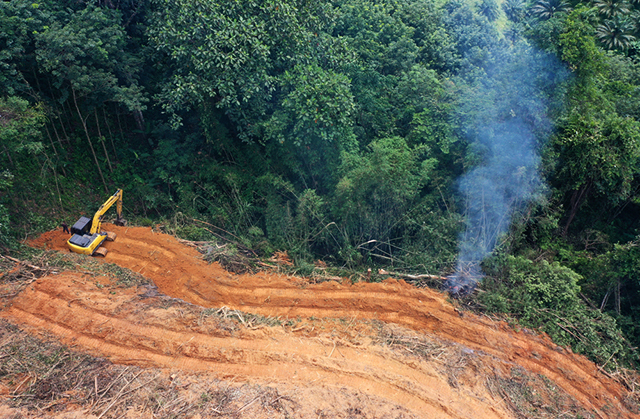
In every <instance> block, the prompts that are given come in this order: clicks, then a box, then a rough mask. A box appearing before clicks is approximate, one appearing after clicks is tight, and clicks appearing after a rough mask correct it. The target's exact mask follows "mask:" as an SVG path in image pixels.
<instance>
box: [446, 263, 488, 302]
mask: <svg viewBox="0 0 640 419" xmlns="http://www.w3.org/2000/svg"><path fill="white" fill-rule="evenodd" d="M480 279H482V274H481V273H480V267H479V266H478V265H477V264H469V265H468V266H458V269H456V272H454V273H453V274H451V275H449V276H447V279H446V280H445V281H444V285H443V287H444V290H445V291H446V292H448V293H449V294H450V295H451V296H452V297H453V298H464V297H466V296H467V295H469V294H471V293H472V292H473V291H474V290H475V289H476V285H478V281H480Z"/></svg>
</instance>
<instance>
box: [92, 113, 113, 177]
mask: <svg viewBox="0 0 640 419" xmlns="http://www.w3.org/2000/svg"><path fill="white" fill-rule="evenodd" d="M93 113H94V115H95V116H96V126H97V127H98V138H99V139H100V140H99V141H100V144H102V149H103V150H104V155H105V157H106V158H107V164H108V165H109V173H113V167H111V160H110V159H109V153H107V146H106V145H105V144H104V137H103V136H102V132H100V121H98V108H94V109H93Z"/></svg>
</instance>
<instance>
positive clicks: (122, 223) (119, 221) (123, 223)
mask: <svg viewBox="0 0 640 419" xmlns="http://www.w3.org/2000/svg"><path fill="white" fill-rule="evenodd" d="M113 224H115V225H117V226H120V227H124V226H126V225H127V220H125V219H124V218H122V217H118V218H116V220H115V221H114V222H113Z"/></svg>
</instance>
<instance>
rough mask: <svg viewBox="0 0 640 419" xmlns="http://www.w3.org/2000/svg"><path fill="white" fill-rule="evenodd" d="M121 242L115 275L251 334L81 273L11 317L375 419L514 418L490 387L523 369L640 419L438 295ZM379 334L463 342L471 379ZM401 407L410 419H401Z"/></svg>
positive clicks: (145, 235) (556, 359)
mask: <svg viewBox="0 0 640 419" xmlns="http://www.w3.org/2000/svg"><path fill="white" fill-rule="evenodd" d="M108 229H109V230H111V231H115V232H116V233H117V234H118V237H117V239H116V241H115V242H112V243H107V244H106V247H107V248H108V250H109V253H108V255H107V256H106V258H105V260H104V261H105V262H110V263H115V264H117V265H120V266H122V267H126V268H128V269H131V270H132V271H135V272H138V273H140V274H142V275H144V276H145V277H147V278H149V279H150V280H152V281H153V282H154V284H155V285H156V286H157V289H158V291H159V293H160V294H165V295H167V296H170V297H173V298H175V299H179V300H182V301H184V302H186V303H191V304H193V305H194V306H189V307H204V308H212V309H215V310H217V312H218V315H221V314H224V315H225V316H226V315H229V316H237V317H238V318H239V319H240V320H241V322H242V324H244V325H245V326H246V327H244V328H242V329H238V330H235V331H232V332H230V331H227V330H222V329H219V328H215V327H213V326H211V325H209V326H207V321H206V319H207V315H208V314H210V313H212V312H214V310H208V311H207V310H201V309H198V310H200V311H195V312H194V311H193V310H187V309H185V308H181V309H174V310H173V311H171V310H168V306H170V304H169V305H167V303H166V301H171V300H166V299H165V300H162V301H165V303H162V304H165V305H167V307H162V304H160V305H159V303H158V301H160V300H158V298H159V297H158V296H157V295H155V294H154V292H153V290H151V289H148V288H142V287H141V288H139V289H137V290H136V289H115V288H111V286H110V284H109V283H108V281H107V280H106V279H105V278H94V277H88V276H87V275H82V274H79V273H63V274H59V275H52V276H48V277H43V278H40V279H39V280H37V281H36V282H34V283H33V284H32V285H31V286H29V287H28V288H27V289H26V290H24V291H23V292H22V293H21V294H20V295H19V296H17V297H16V298H15V299H14V300H13V301H12V304H11V305H10V306H9V307H7V308H6V309H4V310H3V311H2V312H1V313H0V315H1V316H2V317H4V318H6V319H9V320H10V321H12V322H15V323H18V324H22V325H25V326H28V327H33V328H35V329H41V330H48V331H49V332H51V333H53V334H54V335H55V336H57V338H58V339H59V340H60V341H61V342H63V343H65V344H72V345H75V346H76V347H78V348H81V349H83V350H86V351H89V352H91V353H93V354H97V355H101V356H106V357H108V358H109V359H110V360H112V361H114V362H116V363H125V364H135V365H140V366H154V367H164V368H170V369H176V370H183V371H200V372H208V373H212V374H215V375H216V376H217V377H219V378H230V377H233V378H234V380H245V381H250V382H251V381H254V382H260V383H280V384H279V385H282V386H295V387H297V388H304V389H305V392H307V394H308V397H309V398H311V394H313V391H311V390H310V389H313V388H317V389H323V390H322V391H326V389H327V388H347V389H351V390H353V391H360V392H362V393H364V394H366V395H368V396H369V397H372V398H374V399H375V400H386V401H387V402H385V403H387V404H384V403H383V405H384V406H387V407H385V408H383V407H381V406H382V405H380V404H377V405H376V406H378V407H376V409H375V411H376V412H377V413H376V415H378V416H371V417H428V418H508V417H512V413H510V410H509V406H508V405H506V404H505V401H504V400H502V398H501V397H500V395H499V394H498V395H497V394H495V392H492V391H491V390H490V388H488V387H487V385H486V380H485V378H484V375H485V374H488V373H490V374H493V375H496V374H497V375H501V374H502V375H505V376H508V375H509V371H511V370H512V369H513V368H520V369H523V370H525V371H528V372H530V373H533V374H539V375H541V376H544V377H547V379H548V380H550V381H551V382H553V383H554V384H555V385H556V386H558V387H560V389H561V390H562V391H563V392H565V393H566V394H567V395H568V396H569V398H571V399H573V400H574V401H575V403H576V405H577V406H580V407H581V408H582V409H585V410H586V411H587V412H591V413H592V414H593V415H595V417H602V418H605V417H629V418H631V417H640V416H636V415H634V414H633V413H631V412H629V411H628V410H627V408H626V407H625V405H624V404H623V403H622V401H623V399H624V398H625V395H626V394H625V390H624V389H623V388H622V387H621V386H620V385H619V384H618V383H617V382H615V381H613V380H611V379H610V378H608V377H607V376H606V375H604V374H603V373H602V372H600V371H599V370H598V368H597V367H596V366H595V365H594V364H593V363H591V362H590V361H588V360H586V359H585V358H584V357H581V356H577V355H575V354H573V353H571V352H569V351H567V350H566V349H564V348H561V347H558V346H556V345H554V344H553V343H551V342H550V341H549V340H548V339H546V338H544V337H540V336H537V335H535V334H533V333H527V332H526V331H525V332H515V331H513V330H512V329H511V328H509V327H508V326H507V325H506V324H503V323H497V322H494V321H491V320H489V319H486V318H481V317H478V316H474V315H470V314H464V315H463V314H462V313H460V312H459V311H457V310H456V309H455V308H454V307H453V306H452V305H451V304H450V303H448V302H447V301H446V298H445V296H443V295H442V294H440V293H437V292H434V291H432V290H428V289H417V288H415V287H412V286H410V285H408V284H406V283H404V282H402V281H396V280H388V281H385V282H383V283H378V284H367V283H358V284H354V285H351V284H347V283H337V282H334V281H332V282H325V283H321V284H309V283H307V282H306V281H305V280H303V279H300V278H293V277H286V276H282V275H275V274H269V273H264V272H263V273H259V274H256V275H248V274H247V275H234V274H230V273H228V272H226V271H224V270H223V269H222V268H221V267H220V266H218V265H217V264H207V263H206V262H204V261H203V260H202V258H201V255H200V254H199V253H198V252H197V251H196V250H194V249H192V248H190V247H188V246H185V245H182V244H180V243H179V242H178V241H177V240H176V239H175V238H174V237H171V236H168V235H165V234H160V233H154V232H153V231H152V230H151V229H149V228H142V227H129V228H127V227H116V226H108ZM66 238H67V236H66V235H64V234H62V233H61V232H58V231H53V232H49V233H47V234H45V235H43V236H42V237H40V238H39V239H37V240H35V241H34V242H33V243H32V244H33V245H34V246H41V247H47V248H49V249H56V250H60V251H67V249H66V244H65V240H66ZM187 306H188V305H187ZM222 307H226V309H222V310H220V308H222ZM176 310H177V311H176ZM230 310H241V311H242V312H248V313H255V314H259V315H262V316H268V317H275V318H280V319H282V320H283V322H284V323H283V326H282V327H262V326H261V325H260V324H259V323H258V322H257V320H255V319H256V318H255V317H254V320H252V321H249V320H247V318H244V317H242V316H241V315H239V314H238V313H236V312H233V311H230ZM168 313H173V314H172V315H169V314H168ZM180 313H182V314H180ZM194 313H196V314H194ZM198 313H199V314H198ZM286 319H298V320H302V321H298V322H293V321H291V322H286ZM334 319H342V320H339V321H338V320H334ZM371 321H380V322H384V323H385V324H390V325H395V326H393V327H399V328H401V329H402V330H406V329H410V330H412V331H413V332H409V331H406V332H402V333H400V332H398V334H396V335H393V334H392V335H393V336H396V337H392V338H391V339H396V338H397V336H400V335H402V336H403V338H402V339H405V340H406V339H409V338H407V336H410V335H411V337H410V339H416V340H420V339H422V338H424V337H429V338H430V339H436V340H440V341H443V342H445V341H446V342H454V343H455V348H457V349H456V351H457V353H458V355H459V356H460V357H464V359H465V360H466V361H465V365H466V366H465V368H463V369H461V370H460V371H458V372H457V373H452V372H451V370H449V372H447V370H446V368H445V369H442V368H441V366H442V364H441V363H440V364H439V363H438V355H437V354H436V353H433V354H431V356H430V357H427V358H424V357H423V358H419V357H414V356H411V354H408V353H407V352H406V351H404V352H402V353H400V352H398V351H394V350H393V348H394V346H393V345H381V344H380V342H379V341H376V339H373V338H371V336H372V335H374V334H375V333H374V331H373V330H372V328H373V327H374V326H372V325H373V324H375V323H371ZM385 327H386V326H385ZM392 342H393V341H392ZM387 343H389V342H387ZM450 345H454V344H450ZM414 349H415V347H414ZM409 352H412V351H411V350H410V349H409ZM461 359H462V358H461ZM452 377H453V378H452ZM320 393H321V391H320V390H318V392H317V393H316V394H320ZM389 406H391V407H389ZM400 407H401V408H402V409H403V410H402V411H403V412H404V413H403V414H404V415H406V416H397V412H398V410H397V409H400ZM385 409H387V410H385ZM393 409H396V410H393ZM394 411H395V412H396V413H395V414H394V413H392V412H394ZM385 412H386V413H385ZM387 414H388V416H387ZM363 417H367V416H363Z"/></svg>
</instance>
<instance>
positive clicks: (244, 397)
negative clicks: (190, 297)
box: [0, 321, 297, 419]
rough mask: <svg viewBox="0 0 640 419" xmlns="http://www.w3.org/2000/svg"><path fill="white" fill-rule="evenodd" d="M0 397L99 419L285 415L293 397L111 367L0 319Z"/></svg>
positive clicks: (35, 411)
mask: <svg viewBox="0 0 640 419" xmlns="http://www.w3.org/2000/svg"><path fill="white" fill-rule="evenodd" d="M0 359H1V360H2V363H0V389H2V390H3V391H2V393H3V394H5V396H0V400H3V401H4V402H5V403H8V404H10V405H11V406H12V407H13V408H15V409H17V410H16V412H18V413H16V416H15V417H20V418H24V419H26V418H30V417H33V418H35V417H42V414H43V413H46V412H48V413H54V412H61V411H66V410H68V409H69V407H71V408H73V409H74V410H80V411H82V412H84V414H93V415H95V416H96V417H98V418H99V419H102V418H108V419H115V418H122V417H125V416H126V414H127V412H128V411H135V412H137V413H139V414H140V415H142V416H143V417H153V418H157V419H174V418H183V417H193V416H195V415H200V417H202V418H234V419H235V418H251V417H255V416H260V417H272V418H287V417H292V415H293V413H294V412H295V410H296V408H297V404H296V402H295V401H294V400H293V399H292V398H291V397H290V396H289V395H286V394H280V393H279V392H278V390H277V389H275V388H272V387H263V386H257V385H249V384H244V385H235V384H233V383H232V382H223V381H219V380H217V379H211V378H210V377H209V376H200V375H197V374H189V373H182V372H180V373H174V374H170V373H168V372H166V371H163V370H158V369H141V368H138V367H131V366H121V365H113V364H111V363H110V362H109V361H107V360H105V359H101V358H95V357H92V356H89V355H85V354H80V353H77V352H74V351H73V350H71V349H69V348H67V347H64V346H61V345H59V344H57V343H55V342H53V341H51V340H48V339H46V338H45V339H38V338H35V337H32V336H29V335H28V334H26V333H24V332H23V331H21V330H20V329H19V328H18V327H16V326H14V325H11V324H9V323H8V322H6V321H0Z"/></svg>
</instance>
